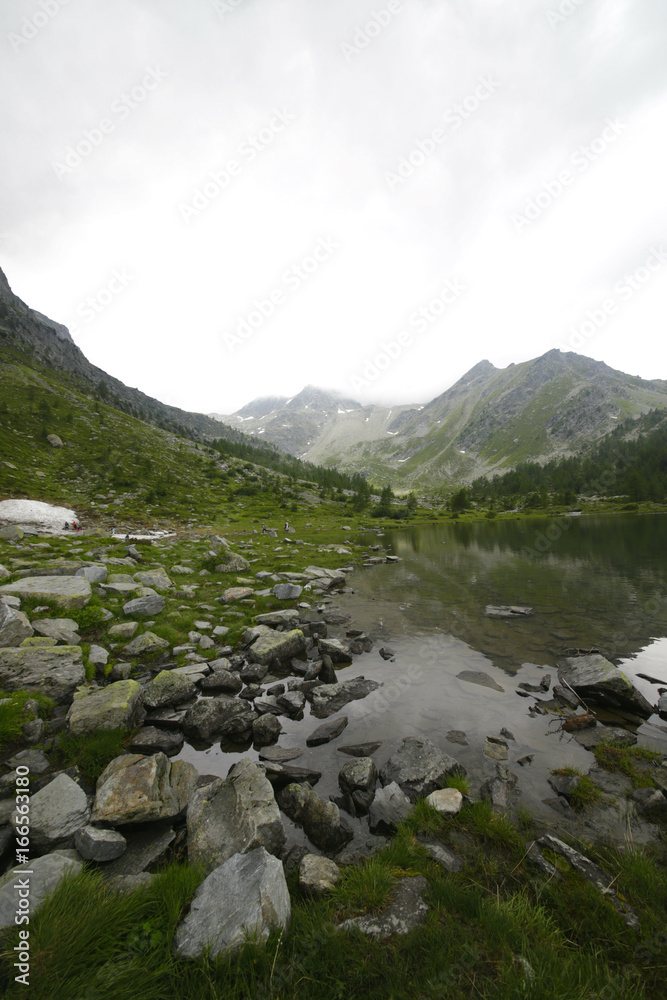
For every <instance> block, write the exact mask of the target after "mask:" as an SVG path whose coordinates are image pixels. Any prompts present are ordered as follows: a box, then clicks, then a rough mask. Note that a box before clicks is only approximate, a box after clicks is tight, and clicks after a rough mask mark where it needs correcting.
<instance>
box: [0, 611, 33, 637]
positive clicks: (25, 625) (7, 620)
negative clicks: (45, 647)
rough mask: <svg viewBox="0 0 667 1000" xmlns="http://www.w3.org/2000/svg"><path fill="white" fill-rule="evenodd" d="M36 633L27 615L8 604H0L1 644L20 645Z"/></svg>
mask: <svg viewBox="0 0 667 1000" xmlns="http://www.w3.org/2000/svg"><path fill="white" fill-rule="evenodd" d="M33 634H34V630H33V627H32V625H31V624H30V620H29V618H28V616H27V615H24V614H23V612H22V611H16V610H15V609H14V608H10V607H8V606H7V605H6V604H0V646H20V645H21V643H22V642H23V640H24V639H28V638H29V637H30V636H31V635H33Z"/></svg>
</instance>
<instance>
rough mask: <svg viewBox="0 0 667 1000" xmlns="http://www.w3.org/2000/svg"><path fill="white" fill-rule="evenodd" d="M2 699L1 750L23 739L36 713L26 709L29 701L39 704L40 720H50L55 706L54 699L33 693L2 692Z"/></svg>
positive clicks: (0, 707) (0, 717) (0, 709)
mask: <svg viewBox="0 0 667 1000" xmlns="http://www.w3.org/2000/svg"><path fill="white" fill-rule="evenodd" d="M0 699H2V700H3V704H0V750H4V749H5V748H6V747H9V746H11V745H12V743H15V742H17V741H18V740H19V739H20V738H21V733H22V731H23V727H24V726H25V724H26V722H31V721H32V720H33V719H34V718H35V713H34V712H30V711H28V710H27V709H26V707H25V705H26V702H27V701H32V700H34V701H36V702H37V704H38V706H39V715H40V718H43V719H48V717H49V715H50V713H51V710H52V709H53V707H54V706H55V702H54V701H53V699H52V698H49V697H48V696H47V695H45V694H34V693H33V692H31V691H11V692H5V691H0ZM4 699H7V701H5V700H4Z"/></svg>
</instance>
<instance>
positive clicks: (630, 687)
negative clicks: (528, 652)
mask: <svg viewBox="0 0 667 1000" xmlns="http://www.w3.org/2000/svg"><path fill="white" fill-rule="evenodd" d="M558 677H559V679H560V681H561V682H563V681H566V682H567V683H568V684H569V685H570V687H571V688H573V690H574V691H576V692H577V694H578V695H580V696H581V697H582V698H583V699H584V701H586V702H588V701H591V702H598V703H600V704H602V705H604V706H606V707H609V708H616V709H621V710H622V711H626V712H631V713H632V714H634V715H638V716H640V717H641V718H645V719H648V718H649V716H651V715H653V711H654V709H653V706H652V705H651V704H650V703H649V702H648V701H647V700H646V698H645V697H644V695H643V694H641V692H640V691H638V690H637V688H636V687H635V686H634V684H633V683H632V681H631V680H630V679H629V678H628V677H627V676H626V675H625V674H624V673H623V671H622V670H619V669H618V667H615V666H614V664H613V663H610V662H609V660H606V659H605V658H604V656H601V655H600V654H599V653H590V654H589V655H588V656H571V657H567V658H566V659H564V660H560V661H559V662H558Z"/></svg>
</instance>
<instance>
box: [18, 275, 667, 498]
mask: <svg viewBox="0 0 667 1000" xmlns="http://www.w3.org/2000/svg"><path fill="white" fill-rule="evenodd" d="M0 350H1V351H2V356H3V367H5V369H6V371H5V374H6V375H7V374H8V369H7V366H8V365H11V363H12V359H13V358H14V357H16V358H18V359H20V360H21V362H22V363H25V361H26V360H28V361H30V362H32V363H34V365H35V366H45V367H46V368H47V369H48V370H50V371H53V372H54V373H58V372H60V373H62V375H63V377H66V378H67V379H68V380H69V382H70V384H71V385H73V386H74V387H78V388H80V389H81V390H82V391H84V392H86V393H89V394H92V395H94V396H95V397H96V398H101V399H103V400H105V401H106V402H108V403H109V404H111V405H113V406H116V407H118V408H120V409H121V410H124V411H125V412H127V413H129V414H131V415H133V416H134V417H139V418H140V419H141V420H144V421H146V422H148V423H151V424H155V425H156V426H158V427H159V428H161V429H163V430H168V431H170V432H172V433H176V434H178V435H180V436H183V437H186V438H190V439H193V440H199V441H202V442H206V441H212V440H213V439H216V438H217V439H223V440H227V441H229V442H234V443H236V444H237V445H241V446H242V447H245V446H248V447H250V448H255V450H256V448H257V446H260V447H261V448H262V449H264V456H265V457H266V456H269V457H271V456H272V455H281V454H282V455H285V456H294V457H295V458H298V459H301V460H303V461H305V462H308V463H312V464H314V465H320V466H326V467H329V468H331V469H334V468H335V469H338V470H341V471H343V472H348V473H361V474H363V475H365V476H367V477H368V478H369V479H370V480H371V481H373V482H376V483H383V482H390V483H391V484H392V486H395V487H397V488H399V489H412V488H414V487H426V486H431V485H438V484H444V485H448V486H449V485H455V484H463V483H469V482H472V481H473V480H474V479H476V478H478V477H479V476H488V475H493V474H494V473H498V472H505V471H507V470H509V469H511V468H514V467H515V466H516V465H517V463H519V462H522V461H527V460H528V461H535V462H539V463H544V462H546V461H549V460H551V459H554V458H558V457H565V456H570V455H575V454H581V453H582V452H584V451H586V449H588V448H590V447H591V446H593V445H595V444H597V443H598V442H600V441H601V440H602V439H604V438H605V437H606V436H607V435H608V434H609V433H611V432H612V431H613V430H614V428H615V427H617V426H618V425H619V423H621V422H622V421H624V420H626V419H627V418H629V417H637V416H640V415H641V414H645V413H647V412H649V411H650V410H652V409H665V408H667V381H665V380H659V379H655V380H646V379H642V378H639V377H637V376H633V375H627V374H625V373H624V372H620V371H616V370H615V369H613V368H610V367H608V366H607V365H606V364H604V363H603V362H601V361H594V360H592V359H591V358H587V357H583V356H582V355H578V354H575V353H571V352H568V353H562V352H561V351H558V350H552V351H548V352H547V353H546V354H544V355H542V356H541V357H538V358H534V359H532V360H530V361H524V362H521V363H519V364H511V365H509V366H508V367H507V368H496V367H495V366H494V365H492V364H491V362H489V361H481V362H480V363H479V364H477V365H475V366H474V368H471V369H470V371H469V372H467V373H466V374H465V375H464V376H463V377H462V378H460V379H459V380H458V382H456V383H455V384H454V385H452V386H451V387H449V388H448V389H446V390H445V391H444V392H443V393H441V394H440V395H439V396H437V397H436V398H435V399H432V400H431V401H430V402H427V403H424V404H417V403H415V404H413V405H410V404H400V405H397V406H379V405H374V404H372V405H362V404H361V403H359V402H357V401H356V400H353V399H350V398H347V397H345V396H343V395H340V394H338V393H335V392H332V391H328V390H325V389H321V388H317V387H315V386H306V388H305V389H303V390H302V391H301V392H300V393H298V395H296V396H293V397H289V398H288V397H284V396H272V397H268V398H262V399H256V400H254V401H253V402H251V403H248V404H247V405H246V406H244V407H242V408H241V409H240V410H238V411H236V412H235V413H232V414H229V415H226V416H223V415H220V414H215V413H213V414H209V415H205V414H203V413H194V412H190V411H187V410H181V409H178V408H177V407H174V406H168V405H167V404H165V403H162V402H160V401H159V400H157V399H153V398H152V397H150V396H147V395H146V394H145V393H142V392H141V391H140V390H139V389H135V388H130V387H128V386H126V385H124V383H122V382H121V381H120V380H118V379H116V378H113V377H112V376H110V375H108V374H107V373H106V372H104V371H103V370H102V369H100V368H97V367H96V366H95V365H93V364H91V362H90V361H88V359H87V358H86V356H85V355H84V354H83V352H82V351H81V350H80V349H79V348H78V347H77V345H76V344H75V343H74V341H73V340H72V338H71V336H70V333H69V331H68V329H67V327H65V326H63V325H62V324H59V323H56V322H55V321H53V320H51V319H49V318H48V317H46V316H44V315H43V314H41V313H39V312H37V311H36V310H34V309H31V308H30V307H29V306H27V305H26V304H25V303H24V302H22V301H21V299H20V298H19V297H18V296H17V295H15V294H14V293H13V292H12V290H11V288H10V286H9V283H8V281H7V278H6V277H5V275H4V273H3V272H2V271H1V270H0ZM256 458H259V459H260V460H261V457H260V456H259V453H258V454H257V456H256ZM264 464H266V463H264ZM269 464H272V463H271V462H269Z"/></svg>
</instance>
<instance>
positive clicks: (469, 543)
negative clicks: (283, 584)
mask: <svg viewBox="0 0 667 1000" xmlns="http://www.w3.org/2000/svg"><path fill="white" fill-rule="evenodd" d="M354 540H355V541H356V542H358V543H361V544H362V545H364V546H366V548H367V550H368V552H369V556H370V557H373V556H376V557H377V556H378V555H383V556H393V557H398V561H396V562H389V563H387V562H384V561H383V562H381V563H377V564H372V565H366V566H363V567H359V568H357V569H356V570H355V572H354V573H353V574H351V575H350V576H348V587H347V589H346V590H345V591H344V592H342V593H340V594H337V595H335V596H334V598H333V601H332V602H331V604H330V605H328V607H329V608H331V607H335V608H337V609H340V611H341V612H342V613H343V614H345V615H349V616H350V620H349V621H347V622H345V623H343V624H340V625H329V626H328V634H329V636H330V637H332V636H333V637H340V638H344V637H345V635H346V633H347V631H348V630H350V629H358V630H360V631H363V632H364V633H365V634H367V635H368V636H370V637H371V638H372V639H373V643H374V644H373V648H372V651H371V652H369V653H363V654H361V655H358V656H355V657H354V661H353V663H352V664H351V665H349V666H343V665H340V664H337V665H336V672H337V674H338V678H339V680H346V679H348V678H352V677H356V676H359V675H363V676H364V677H366V678H371V679H373V680H376V681H378V682H380V683H381V687H380V688H379V689H378V690H377V691H375V692H373V693H372V694H371V695H369V696H368V697H367V698H365V699H363V700H359V701H353V702H351V703H350V704H348V705H346V706H345V707H344V708H343V709H342V710H341V711H340V712H339V713H337V716H335V717H338V716H342V715H345V716H346V717H347V718H348V725H347V727H346V729H345V730H344V731H343V733H342V735H341V736H339V737H338V738H337V739H335V740H334V741H332V742H331V743H328V744H325V745H322V746H318V747H315V748H312V749H311V748H307V747H306V738H307V736H308V735H309V734H310V733H311V732H312V730H313V729H315V728H316V727H317V726H318V725H320V724H321V721H322V720H321V719H316V718H315V717H314V716H311V714H310V706H309V705H308V704H307V705H306V709H305V717H304V718H303V719H301V720H294V719H289V718H287V717H285V716H281V718H280V721H281V724H282V726H283V733H282V734H281V736H280V739H279V741H278V743H279V745H280V746H283V747H289V748H292V747H294V748H299V749H301V750H303V754H302V756H301V757H300V758H299V759H298V760H295V761H294V764H296V765H298V766H300V767H301V766H303V767H309V768H314V769H316V770H317V771H321V772H322V777H321V779H320V781H319V782H318V784H317V788H316V790H317V792H318V794H319V795H320V796H322V797H324V798H328V797H329V796H332V797H337V796H338V795H339V788H338V780H337V778H338V772H339V771H340V768H341V767H342V766H343V764H345V763H346V762H347V761H349V760H350V759H351V758H350V757H349V756H347V755H345V754H344V753H341V752H340V751H339V750H338V748H339V747H344V746H348V745H350V744H358V743H367V742H371V741H372V742H377V743H380V744H381V746H380V747H379V749H378V750H377V751H376V752H374V753H373V754H372V756H373V759H374V761H375V763H376V765H377V767H378V770H379V769H380V768H381V767H382V765H383V764H384V763H385V761H386V760H387V758H388V757H389V756H390V755H391V753H392V752H393V751H394V750H395V749H396V748H397V747H398V746H399V745H400V743H401V741H402V739H403V738H404V737H406V736H418V737H428V739H430V740H431V741H432V742H433V743H435V744H436V745H437V746H439V747H440V748H441V749H443V750H445V751H446V752H447V753H448V754H450V755H451V756H452V757H455V758H456V760H457V761H458V762H459V763H460V764H462V765H463V767H465V769H466V771H467V775H468V779H469V781H470V786H471V793H472V794H473V796H475V797H477V796H478V795H479V790H480V787H481V785H482V783H483V782H484V781H485V780H486V779H488V778H490V777H493V775H494V774H495V773H496V768H497V766H498V765H497V762H496V760H495V759H492V758H490V757H488V756H487V755H485V752H484V750H485V746H486V747H487V748H488V744H487V743H486V740H487V737H496V738H497V737H501V738H504V739H505V742H506V743H507V751H508V759H507V760H506V761H505V762H504V763H505V764H506V765H507V767H508V768H509V770H510V771H511V772H512V773H513V774H515V775H516V777H517V779H518V784H517V793H518V795H517V801H518V803H520V804H521V805H523V806H525V807H526V808H528V809H529V810H530V811H531V812H532V813H533V815H534V816H535V818H536V819H539V820H540V821H541V822H542V823H545V824H547V825H553V827H554V829H561V830H568V831H570V832H572V833H578V834H580V835H582V836H587V837H588V838H589V839H591V840H594V839H597V836H598V835H600V836H603V837H607V838H611V839H613V840H615V841H617V842H623V841H624V840H627V839H628V838H629V837H631V838H632V839H633V840H634V841H635V842H638V843H641V842H647V841H650V840H651V839H653V838H654V837H655V835H656V832H657V831H656V828H655V827H654V826H652V825H651V824H649V823H646V822H643V821H642V820H641V819H640V818H638V816H637V815H636V814H635V813H634V811H633V810H632V808H631V807H628V805H627V803H626V805H625V806H624V807H623V808H609V807H605V806H601V807H598V808H596V809H594V810H591V811H589V812H588V814H587V815H586V814H584V815H575V813H574V811H572V810H567V809H563V803H562V801H561V802H559V800H558V798H557V796H556V795H555V792H554V790H553V788H552V787H551V786H550V785H549V782H548V779H549V777H550V775H551V771H552V769H555V768H562V767H573V768H577V769H578V770H579V771H581V772H582V773H584V774H585V773H587V772H588V771H589V769H590V768H591V767H593V769H594V772H595V771H596V769H597V771H598V772H599V769H598V768H597V765H596V761H595V758H594V755H593V753H592V752H591V751H590V750H587V749H585V748H584V746H583V745H582V744H581V742H580V741H579V737H578V734H576V733H572V732H566V731H564V730H563V729H562V726H561V722H562V719H563V716H562V715H561V714H560V712H559V706H558V705H557V703H556V702H554V700H553V695H552V692H551V690H550V689H551V688H552V687H553V684H554V683H557V682H558V670H557V664H558V661H559V660H561V659H562V658H564V657H566V656H574V655H577V654H578V653H587V652H589V651H591V650H596V651H599V652H600V653H602V654H603V655H604V656H605V657H606V658H607V659H609V660H611V661H612V662H613V663H614V664H615V665H616V666H618V667H620V669H621V670H623V671H624V673H625V674H626V675H627V676H628V677H629V678H630V679H631V680H632V682H633V683H634V684H635V686H636V687H637V688H638V689H639V691H641V693H642V694H643V695H644V696H645V697H646V698H647V699H648V701H649V702H650V703H651V704H653V705H656V704H657V701H658V698H659V693H658V692H659V689H660V688H661V687H662V686H663V685H664V687H665V688H667V517H665V516H664V515H648V516H641V515H639V516H638V515H634V516H632V515H625V516H624V515H589V516H583V517H580V516H576V515H575V514H572V515H563V516H562V517H558V518H554V519H547V518H521V519H517V520H485V521H477V522H458V521H455V520H452V521H451V522H446V523H442V524H438V525H432V526H419V527H408V528H400V529H397V530H393V531H387V532H385V533H382V532H379V531H368V532H365V533H363V534H362V535H358V536H357V537H356V538H355V539H354ZM378 546H379V547H380V551H379V553H378V551H377V547H378ZM341 560H342V562H344V560H345V556H344V555H342V556H341ZM302 600H307V601H309V602H310V603H311V604H312V605H313V607H318V606H321V602H320V601H319V600H318V599H317V598H313V597H312V596H311V595H309V594H308V593H307V592H305V593H304V594H303V596H302ZM507 605H513V606H525V607H529V608H531V609H532V611H531V613H530V614H526V615H524V614H516V615H512V616H511V617H495V616H494V615H493V614H489V613H488V612H487V606H507ZM387 647H390V650H391V651H393V653H392V655H391V657H390V658H389V659H386V658H385V657H383V656H382V655H381V653H380V650H384V651H385V656H386V655H387ZM464 672H467V673H466V674H464ZM462 674H464V676H461V675H462ZM642 674H643V675H645V676H644V677H642V676H640V675H642ZM646 678H652V680H648V679H646ZM276 679H278V678H276ZM280 680H283V678H282V677H281V678H280ZM540 682H542V684H540ZM520 684H528V685H532V686H534V688H533V690H531V691H526V690H525V689H521V688H520V687H519V685H520ZM595 715H596V717H597V719H598V728H599V727H601V726H602V725H607V726H613V727H616V728H618V727H621V728H623V729H625V730H627V731H630V732H632V733H635V734H636V736H637V738H638V741H639V745H640V746H646V747H648V748H650V749H653V750H657V751H660V752H661V753H662V754H663V755H667V723H666V722H663V721H662V720H661V719H660V717H659V716H658V715H657V713H656V714H654V715H653V716H652V717H651V718H649V719H646V720H642V719H639V718H633V717H631V716H627V715H622V714H616V713H614V712H610V711H608V710H603V709H601V708H599V707H597V706H596V707H595ZM501 730H505V732H504V733H502V734H501ZM508 733H509V735H508ZM463 734H464V735H463ZM179 756H180V757H181V758H182V759H185V760H189V761H191V762H192V763H194V764H195V765H196V766H197V768H198V769H199V771H200V772H201V773H208V774H216V775H219V776H221V777H224V776H226V774H227V771H228V770H229V767H230V766H231V764H233V763H234V762H235V761H236V760H238V759H240V758H241V757H250V758H251V759H253V760H257V759H258V753H257V752H256V751H255V750H253V748H252V747H251V746H243V747H237V746H233V745H230V744H222V745H221V744H219V743H218V744H215V745H214V746H212V747H210V748H207V749H204V750H198V749H196V748H195V747H193V746H191V745H188V744H187V743H186V744H185V746H184V748H183V750H182V752H181V754H180V755H179ZM520 761H521V763H519V762H520ZM610 790H612V791H613V788H612V789H610ZM346 819H347V820H348V821H349V822H350V824H351V825H352V826H353V828H354V831H355V840H354V845H353V846H354V847H355V848H356V849H357V850H359V851H362V852H363V850H364V845H369V846H370V845H371V843H372V842H378V841H379V839H380V838H377V837H372V836H371V835H370V833H369V830H368V822H367V819H366V818H359V819H352V818H351V817H349V816H347V815H346ZM285 827H286V829H287V830H288V836H289V837H290V839H291V840H292V841H294V842H303V835H302V832H301V831H300V830H298V828H297V827H295V826H294V824H292V823H291V822H290V821H289V820H287V819H286V818H285ZM351 846H352V845H351Z"/></svg>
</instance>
